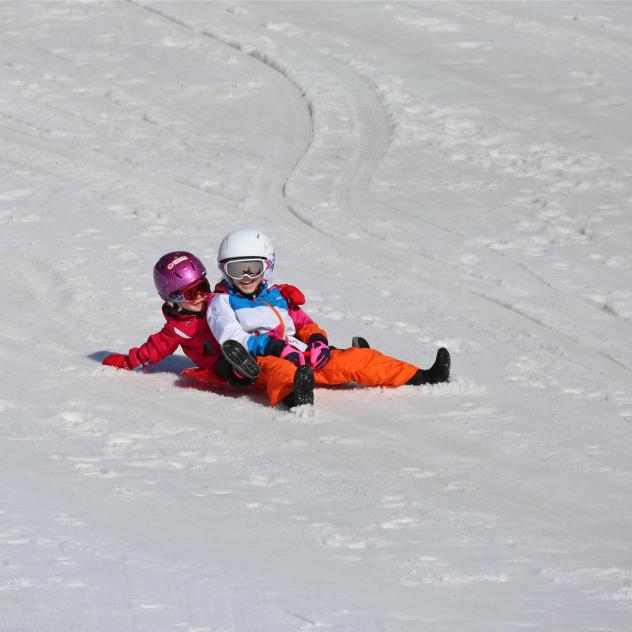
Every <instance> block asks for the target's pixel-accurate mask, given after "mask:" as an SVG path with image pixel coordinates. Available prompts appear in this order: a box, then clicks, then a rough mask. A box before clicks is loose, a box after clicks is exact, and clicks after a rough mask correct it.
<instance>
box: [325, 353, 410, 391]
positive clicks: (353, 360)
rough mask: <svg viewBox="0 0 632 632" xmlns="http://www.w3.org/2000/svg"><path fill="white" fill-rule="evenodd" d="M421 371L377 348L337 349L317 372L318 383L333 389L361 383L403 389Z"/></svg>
mask: <svg viewBox="0 0 632 632" xmlns="http://www.w3.org/2000/svg"><path fill="white" fill-rule="evenodd" d="M417 370H418V368H417V367H416V366H414V365H412V364H409V363H408V362H404V361H403V360H397V359H396V358H391V357H390V356H387V355H384V354H383V353H380V352H379V351H377V350H376V349H360V348H355V347H352V348H350V349H333V350H332V352H331V359H330V360H329V362H328V363H327V364H326V365H325V367H324V368H322V369H317V370H315V371H314V377H315V381H316V384H323V385H325V384H326V385H329V386H333V385H334V384H344V383H345V382H357V383H358V384H362V385H363V386H402V385H403V384H406V382H408V380H410V378H411V377H412V376H413V375H415V373H417Z"/></svg>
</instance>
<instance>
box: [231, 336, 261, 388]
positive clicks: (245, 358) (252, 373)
mask: <svg viewBox="0 0 632 632" xmlns="http://www.w3.org/2000/svg"><path fill="white" fill-rule="evenodd" d="M222 355H223V356H224V358H226V361H227V362H228V363H229V364H230V366H232V367H233V369H235V371H237V373H239V375H243V376H244V377H246V378H248V379H250V380H255V379H257V377H259V374H260V373H261V369H260V368H259V365H258V364H257V361H256V360H255V359H254V358H253V357H252V356H251V355H250V354H249V353H248V351H247V350H246V348H245V347H244V346H243V345H242V344H241V343H239V342H237V341H236V340H227V341H226V342H225V343H224V344H223V345H222Z"/></svg>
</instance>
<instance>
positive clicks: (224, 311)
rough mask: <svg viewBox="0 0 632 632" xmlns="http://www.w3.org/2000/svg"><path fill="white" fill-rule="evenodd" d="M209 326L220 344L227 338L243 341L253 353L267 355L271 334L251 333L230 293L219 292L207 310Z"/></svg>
mask: <svg viewBox="0 0 632 632" xmlns="http://www.w3.org/2000/svg"><path fill="white" fill-rule="evenodd" d="M206 318H207V320H208V326H209V328H210V330H211V332H212V333H213V336H214V337H215V340H217V342H219V344H220V345H221V344H223V343H224V342H226V341H227V340H236V341H237V342H239V343H241V344H242V345H243V346H244V347H245V348H246V349H248V351H249V352H250V353H251V354H252V355H265V353H266V349H267V346H268V342H269V341H270V336H269V335H268V334H259V335H257V334H250V333H248V332H247V331H246V330H245V329H244V328H243V327H242V326H241V323H240V322H239V320H237V315H236V314H235V310H234V309H233V308H232V307H231V304H230V297H229V296H228V294H217V295H216V296H214V297H213V300H212V301H211V302H210V304H209V307H208V310H207V312H206Z"/></svg>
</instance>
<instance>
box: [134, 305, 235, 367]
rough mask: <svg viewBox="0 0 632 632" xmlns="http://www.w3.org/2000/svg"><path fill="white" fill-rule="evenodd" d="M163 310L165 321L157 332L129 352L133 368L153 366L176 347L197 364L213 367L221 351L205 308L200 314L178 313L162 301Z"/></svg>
mask: <svg viewBox="0 0 632 632" xmlns="http://www.w3.org/2000/svg"><path fill="white" fill-rule="evenodd" d="M209 298H210V297H209ZM162 313H163V315H164V317H165V320H166V321H167V322H166V323H165V326H164V327H163V328H162V329H161V330H160V331H159V332H158V333H156V334H152V335H151V336H149V338H148V339H147V342H145V343H144V344H142V345H141V346H140V347H134V348H133V349H130V350H129V351H128V357H129V361H130V364H131V365H132V369H134V371H138V370H139V369H144V368H145V367H148V366H151V365H154V364H156V363H158V362H160V361H161V360H164V359H165V358H166V357H167V356H170V355H172V354H173V353H174V352H175V351H176V349H177V348H178V347H179V346H180V347H182V351H184V353H185V354H186V356H187V357H188V358H190V359H191V360H192V361H193V362H194V363H195V364H196V366H198V367H200V368H202V369H213V368H214V367H215V364H216V363H217V361H218V360H219V359H220V358H221V357H222V351H221V349H220V346H219V344H218V343H217V341H216V340H215V338H213V334H212V333H211V330H210V329H209V328H208V323H207V322H206V310H204V311H203V312H201V313H200V314H199V315H198V314H191V313H190V312H186V313H181V312H178V311H177V310H176V309H175V308H174V307H172V306H171V305H169V304H168V303H165V304H164V305H163V306H162Z"/></svg>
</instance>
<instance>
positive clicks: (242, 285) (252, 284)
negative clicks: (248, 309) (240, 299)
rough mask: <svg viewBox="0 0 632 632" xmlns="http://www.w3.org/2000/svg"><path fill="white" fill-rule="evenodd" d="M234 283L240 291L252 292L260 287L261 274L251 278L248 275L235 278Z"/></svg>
mask: <svg viewBox="0 0 632 632" xmlns="http://www.w3.org/2000/svg"><path fill="white" fill-rule="evenodd" d="M233 283H234V284H235V287H236V288H237V289H238V290H239V291H240V292H243V293H244V294H252V293H253V292H254V291H255V290H256V289H257V288H258V287H259V283H261V276H258V277H257V278H256V279H249V278H248V277H243V278H242V279H239V280H237V279H233Z"/></svg>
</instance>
